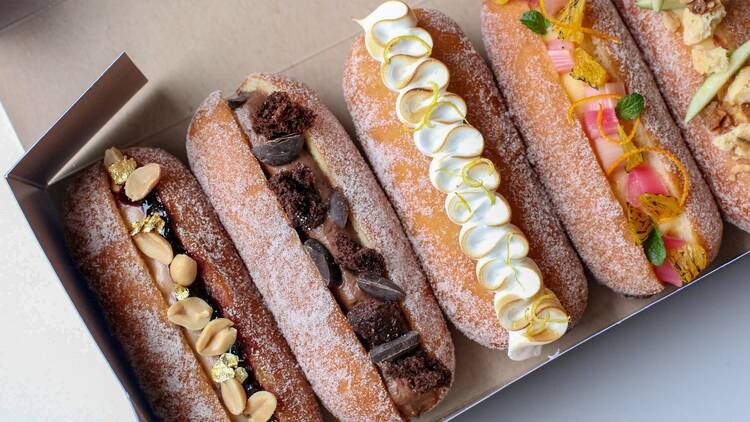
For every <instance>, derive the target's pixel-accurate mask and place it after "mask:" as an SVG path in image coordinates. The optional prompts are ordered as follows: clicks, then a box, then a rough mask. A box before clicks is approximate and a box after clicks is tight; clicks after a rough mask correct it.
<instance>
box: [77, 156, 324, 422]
mask: <svg viewBox="0 0 750 422" xmlns="http://www.w3.org/2000/svg"><path fill="white" fill-rule="evenodd" d="M63 209H64V213H63V215H64V218H65V221H64V223H65V232H66V240H67V243H68V246H69V249H70V252H71V255H72V257H73V259H74V260H75V262H76V263H77V265H78V267H79V269H80V271H81V273H83V275H84V276H85V277H86V279H87V281H88V283H89V286H90V287H91V290H92V291H93V293H94V295H95V296H96V297H97V299H98V300H99V303H100V305H101V307H102V311H103V313H104V315H105V317H106V319H107V322H108V323H109V326H110V329H111V330H112V333H113V334H114V336H115V338H116V339H117V340H118V341H119V342H120V344H121V345H122V347H123V349H124V351H125V353H126V355H127V358H128V361H129V363H130V364H131V365H132V367H133V370H134V372H135V374H136V376H137V379H138V381H139V383H140V386H141V387H142V388H143V391H144V392H145V396H146V397H147V399H148V400H149V402H150V404H151V407H152V410H153V412H154V414H155V416H156V417H158V418H159V419H160V420H174V421H184V420H217V421H218V420H242V421H247V420H248V417H250V418H251V420H253V421H302V420H304V421H322V417H321V414H320V411H319V408H318V404H317V402H316V400H315V396H314V394H313V392H312V389H311V388H310V385H309V384H308V382H307V380H306V379H305V377H304V375H303V374H302V371H300V369H299V367H298V365H297V363H296V361H295V359H294V356H293V355H292V352H291V350H290V349H289V346H288V345H287V344H286V342H285V340H284V338H283V336H282V335H281V333H280V332H279V330H278V327H277V326H276V323H275V322H274V320H273V317H272V315H271V313H270V312H269V311H268V310H267V309H266V307H265V305H264V304H263V300H262V298H261V296H260V294H259V293H258V291H257V290H256V288H255V286H254V284H253V281H252V280H251V279H250V276H249V274H248V272H247V269H246V268H245V266H244V265H243V263H242V261H241V259H240V257H239V256H238V255H237V252H236V251H235V249H234V247H233V246H232V243H231V241H230V240H229V237H228V236H227V234H226V232H225V231H224V229H223V228H222V226H221V223H220V222H219V219H218V217H217V216H216V214H215V213H214V211H213V209H212V208H211V206H210V204H209V202H208V199H207V198H206V197H205V195H204V194H203V192H202V191H201V189H200V186H199V185H198V182H197V181H196V180H195V178H194V177H193V176H192V175H191V174H190V172H189V171H188V169H187V168H186V167H185V166H184V165H183V164H182V163H181V162H180V161H179V160H178V159H177V158H175V157H173V156H172V155H170V154H169V153H167V152H166V151H163V150H160V149H156V148H132V149H129V150H126V151H124V152H120V151H118V150H117V149H115V148H110V149H109V150H107V152H106V154H105V158H104V163H102V162H99V163H97V164H95V165H93V166H91V167H89V168H88V169H86V170H84V171H83V172H82V173H81V174H80V176H78V177H77V178H76V179H75V181H74V182H73V184H72V185H71V187H70V190H69V192H68V195H67V198H66V201H65V203H64V208H63Z"/></svg>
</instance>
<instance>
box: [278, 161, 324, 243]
mask: <svg viewBox="0 0 750 422" xmlns="http://www.w3.org/2000/svg"><path fill="white" fill-rule="evenodd" d="M268 186H269V187H270V188H271V190H272V191H273V193H275V194H276V197H277V198H278V200H279V202H280V203H281V207H282V208H284V211H285V212H286V214H287V216H288V217H289V219H290V220H291V221H292V226H294V227H295V228H302V229H304V230H311V229H313V228H315V227H317V226H319V225H320V224H321V223H322V222H323V220H324V219H325V216H326V212H327V206H326V204H325V203H324V202H323V200H322V199H321V198H320V193H319V192H318V190H317V189H316V188H315V176H314V175H313V172H312V170H310V168H309V167H307V166H306V165H304V164H302V163H297V164H296V165H295V166H294V167H293V168H292V169H291V170H286V169H285V170H281V171H279V172H278V173H276V174H274V175H273V176H271V178H270V179H269V180H268Z"/></svg>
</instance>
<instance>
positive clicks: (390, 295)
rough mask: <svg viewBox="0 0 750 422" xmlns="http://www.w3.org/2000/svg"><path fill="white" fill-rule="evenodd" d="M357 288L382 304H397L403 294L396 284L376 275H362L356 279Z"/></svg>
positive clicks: (402, 297)
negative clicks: (382, 302)
mask: <svg viewBox="0 0 750 422" xmlns="http://www.w3.org/2000/svg"><path fill="white" fill-rule="evenodd" d="M357 286H359V288H360V289H362V290H363V291H364V292H365V293H367V294H368V295H370V296H372V297H374V298H375V299H379V300H382V301H384V302H399V301H401V300H403V299H404V296H405V293H404V291H403V290H401V288H400V287H398V286H397V285H396V283H394V282H392V281H391V280H388V279H387V278H385V277H381V276H379V275H377V274H362V275H361V276H359V277H358V278H357Z"/></svg>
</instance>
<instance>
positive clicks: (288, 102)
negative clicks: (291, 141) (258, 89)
mask: <svg viewBox="0 0 750 422" xmlns="http://www.w3.org/2000/svg"><path fill="white" fill-rule="evenodd" d="M314 120H315V114H314V113H313V112H312V111H311V110H308V109H307V108H305V107H303V106H301V105H299V104H297V103H295V102H294V101H292V99H291V97H289V94H287V93H286V92H281V91H276V92H273V93H271V95H269V96H268V97H266V99H265V100H264V101H263V103H262V104H261V105H260V107H258V110H257V111H256V112H255V116H254V117H253V131H255V133H258V134H260V135H263V136H265V137H266V139H269V140H270V139H275V138H278V137H280V136H286V135H294V134H298V133H302V131H304V130H305V129H307V128H309V127H310V126H312V124H313V121H314Z"/></svg>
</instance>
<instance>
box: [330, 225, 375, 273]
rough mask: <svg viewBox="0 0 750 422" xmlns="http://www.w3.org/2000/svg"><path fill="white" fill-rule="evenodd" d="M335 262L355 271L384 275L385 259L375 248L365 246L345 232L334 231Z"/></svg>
mask: <svg viewBox="0 0 750 422" xmlns="http://www.w3.org/2000/svg"><path fill="white" fill-rule="evenodd" d="M334 245H335V246H336V251H337V254H336V262H338V264H339V265H341V266H342V267H344V268H346V269H348V270H351V271H354V272H355V273H371V274H378V275H385V274H386V271H385V270H386V268H385V259H384V258H383V255H381V254H380V253H379V252H378V251H376V250H375V249H370V248H365V247H363V246H362V245H360V244H359V243H358V242H357V241H356V240H354V239H352V238H351V237H350V236H349V235H348V234H347V233H345V232H338V233H336V238H335V239H334Z"/></svg>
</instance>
